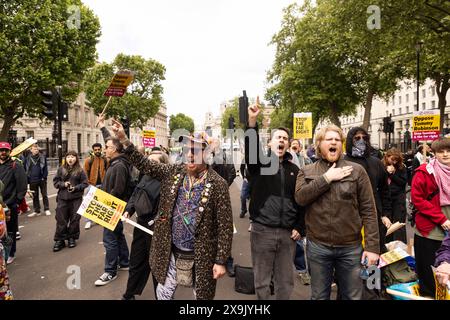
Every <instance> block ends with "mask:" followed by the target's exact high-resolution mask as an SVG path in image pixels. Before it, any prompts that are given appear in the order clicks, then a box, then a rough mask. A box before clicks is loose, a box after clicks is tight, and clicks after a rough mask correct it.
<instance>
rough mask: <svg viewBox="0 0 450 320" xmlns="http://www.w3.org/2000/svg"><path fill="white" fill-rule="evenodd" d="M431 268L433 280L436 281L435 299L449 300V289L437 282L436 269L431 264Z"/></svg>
mask: <svg viewBox="0 0 450 320" xmlns="http://www.w3.org/2000/svg"><path fill="white" fill-rule="evenodd" d="M431 269H432V270H433V276H434V282H435V283H436V296H435V299H436V300H450V291H449V289H448V288H447V286H445V285H442V284H440V283H439V281H438V280H437V278H436V269H437V268H435V267H433V266H431Z"/></svg>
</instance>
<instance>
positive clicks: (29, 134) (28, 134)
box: [25, 131, 34, 139]
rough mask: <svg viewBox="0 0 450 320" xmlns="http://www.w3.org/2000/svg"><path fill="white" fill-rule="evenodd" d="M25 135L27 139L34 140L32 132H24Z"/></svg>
mask: <svg viewBox="0 0 450 320" xmlns="http://www.w3.org/2000/svg"><path fill="white" fill-rule="evenodd" d="M25 134H26V135H27V139H28V138H34V131H25Z"/></svg>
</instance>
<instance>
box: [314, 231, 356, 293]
mask: <svg viewBox="0 0 450 320" xmlns="http://www.w3.org/2000/svg"><path fill="white" fill-rule="evenodd" d="M306 254H307V258H308V264H309V268H310V272H311V273H310V275H311V299H312V300H330V294H331V284H332V282H333V275H335V277H336V281H337V283H339V292H340V294H341V299H342V300H361V298H362V290H363V282H362V279H361V278H360V277H359V273H360V270H361V256H362V246H361V245H360V244H358V245H354V246H346V247H329V246H325V245H322V244H319V243H317V242H313V241H311V240H309V239H308V240H307V247H306Z"/></svg>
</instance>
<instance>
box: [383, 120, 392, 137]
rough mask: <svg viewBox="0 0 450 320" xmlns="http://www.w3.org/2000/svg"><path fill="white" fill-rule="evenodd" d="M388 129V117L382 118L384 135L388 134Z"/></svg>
mask: <svg viewBox="0 0 450 320" xmlns="http://www.w3.org/2000/svg"><path fill="white" fill-rule="evenodd" d="M389 127H390V124H389V117H384V118H383V132H384V133H388V132H389Z"/></svg>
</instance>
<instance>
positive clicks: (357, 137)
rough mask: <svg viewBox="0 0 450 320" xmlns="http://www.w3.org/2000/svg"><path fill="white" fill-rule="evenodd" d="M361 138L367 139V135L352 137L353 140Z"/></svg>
mask: <svg viewBox="0 0 450 320" xmlns="http://www.w3.org/2000/svg"><path fill="white" fill-rule="evenodd" d="M361 139H363V140H367V136H355V137H353V140H355V141H359V140H361Z"/></svg>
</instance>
